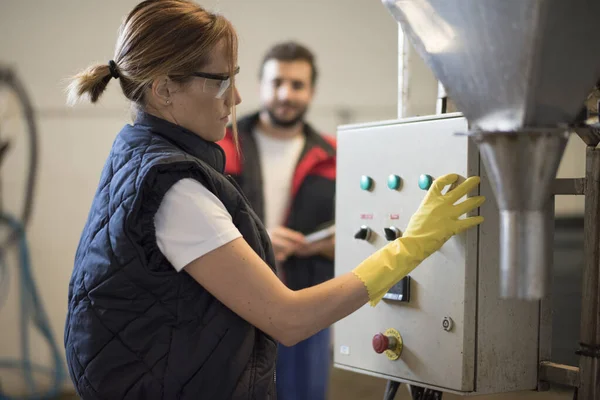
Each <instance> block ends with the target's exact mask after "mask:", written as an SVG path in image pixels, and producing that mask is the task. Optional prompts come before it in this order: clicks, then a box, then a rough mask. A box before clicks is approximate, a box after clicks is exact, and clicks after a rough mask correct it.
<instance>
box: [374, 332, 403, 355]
mask: <svg viewBox="0 0 600 400" xmlns="http://www.w3.org/2000/svg"><path fill="white" fill-rule="evenodd" d="M372 345H373V350H375V352H376V353H377V354H382V353H384V354H385V356H386V357H387V358H389V359H390V360H392V361H394V360H397V359H398V358H399V357H400V355H401V354H402V349H403V348H404V343H403V341H402V336H400V332H398V331H397V330H395V329H394V328H389V329H387V330H386V331H385V332H384V333H377V334H376V335H375V336H373V341H372Z"/></svg>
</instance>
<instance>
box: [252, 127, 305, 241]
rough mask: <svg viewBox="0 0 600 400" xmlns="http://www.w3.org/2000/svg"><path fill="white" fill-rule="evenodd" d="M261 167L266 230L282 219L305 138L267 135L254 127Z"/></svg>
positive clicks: (279, 222)
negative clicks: (282, 137) (280, 137)
mask: <svg viewBox="0 0 600 400" xmlns="http://www.w3.org/2000/svg"><path fill="white" fill-rule="evenodd" d="M254 137H255V138H256V144H257V147H258V156H259V159H260V169H261V171H262V183H263V198H264V210H265V221H264V224H265V226H266V228H267V229H268V230H270V229H273V228H275V227H277V226H281V225H282V224H283V223H284V222H285V221H284V219H285V217H286V212H287V209H288V206H289V201H290V194H291V190H292V180H293V179H294V171H295V170H296V164H297V163H298V159H299V158H300V153H302V149H303V148H304V142H305V141H306V138H305V136H304V135H297V136H295V137H293V138H289V139H278V138H274V137H272V136H268V135H266V134H264V133H263V132H261V131H260V130H259V129H255V130H254Z"/></svg>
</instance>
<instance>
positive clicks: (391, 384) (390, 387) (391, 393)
mask: <svg viewBox="0 0 600 400" xmlns="http://www.w3.org/2000/svg"><path fill="white" fill-rule="evenodd" d="M399 387H400V382H396V381H387V384H386V385H385V394H384V395H383V400H394V397H396V392H397V391H398V388H399Z"/></svg>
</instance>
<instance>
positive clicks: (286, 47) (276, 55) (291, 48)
mask: <svg viewBox="0 0 600 400" xmlns="http://www.w3.org/2000/svg"><path fill="white" fill-rule="evenodd" d="M269 60H277V61H306V62H307V63H309V64H310V68H311V70H312V73H311V83H312V85H313V86H314V85H315V82H316V81H317V66H316V65H315V56H314V54H313V53H312V51H310V50H309V49H308V48H306V47H305V46H303V45H301V44H300V43H297V42H294V41H289V42H283V43H277V44H276V45H274V46H273V47H271V48H270V49H269V50H268V51H267V53H266V54H265V56H264V58H263V61H262V64H261V65H260V71H259V73H258V77H259V78H262V73H263V68H264V66H265V64H266V62H267V61H269Z"/></svg>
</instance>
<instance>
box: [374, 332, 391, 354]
mask: <svg viewBox="0 0 600 400" xmlns="http://www.w3.org/2000/svg"><path fill="white" fill-rule="evenodd" d="M389 348H390V338H388V337H387V336H385V335H384V334H383V333H378V334H376V335H375V336H373V350H375V352H376V353H379V354H381V353H383V352H384V351H386V350H388V349H389Z"/></svg>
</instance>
